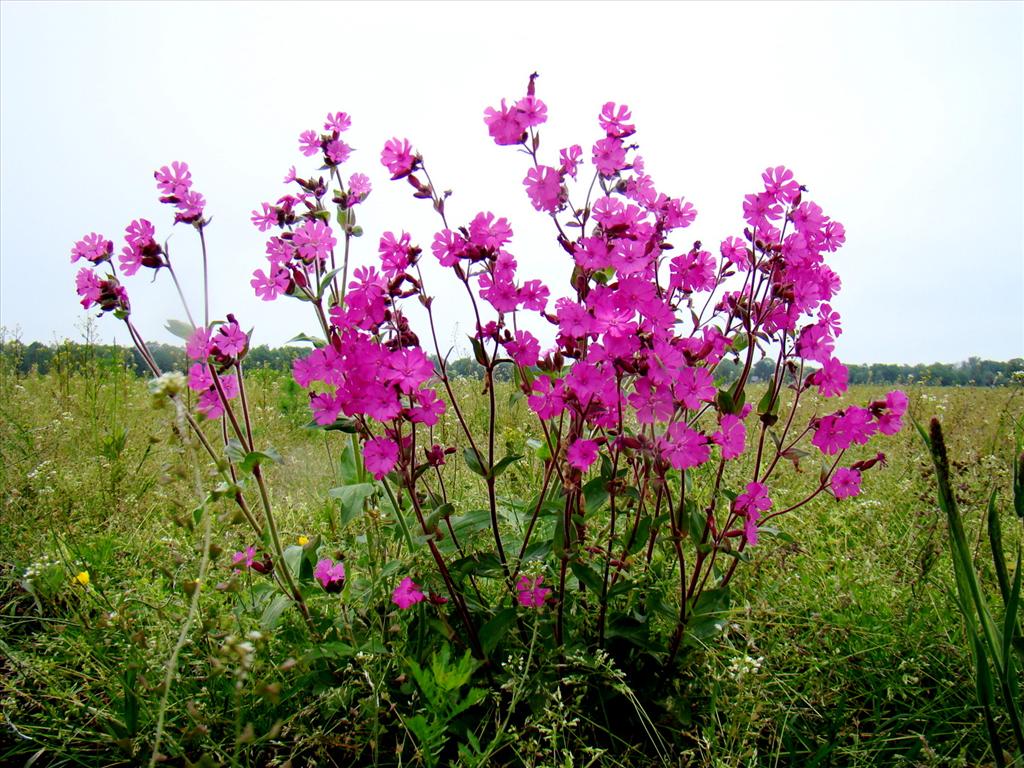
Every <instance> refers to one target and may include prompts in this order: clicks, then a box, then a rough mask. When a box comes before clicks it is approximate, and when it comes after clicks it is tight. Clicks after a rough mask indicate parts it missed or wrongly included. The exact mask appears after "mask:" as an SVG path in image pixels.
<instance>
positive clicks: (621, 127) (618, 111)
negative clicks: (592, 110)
mask: <svg viewBox="0 0 1024 768" xmlns="http://www.w3.org/2000/svg"><path fill="white" fill-rule="evenodd" d="M632 116H633V115H632V113H631V112H630V111H629V107H627V106H626V105H625V104H620V105H619V106H616V105H615V102H614V101H609V102H607V103H606V104H605V105H604V106H603V107H601V114H600V115H598V117H597V122H599V123H600V124H601V127H602V128H603V129H604V132H605V134H606V135H607V136H608V137H609V138H616V139H624V138H626V137H627V136H632V135H633V134H634V133H636V126H635V125H631V124H629V123H627V122H626V121H627V120H629V119H630V118H632Z"/></svg>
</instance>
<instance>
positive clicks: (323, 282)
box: [316, 267, 343, 299]
mask: <svg viewBox="0 0 1024 768" xmlns="http://www.w3.org/2000/svg"><path fill="white" fill-rule="evenodd" d="M342 269H343V268H342V267H338V268H337V269H332V270H331V271H330V272H327V273H326V274H325V275H324V276H323V277H322V278H320V285H319V286H318V287H317V289H316V297H317V298H318V299H322V298H323V297H324V291H326V290H327V286H328V285H330V284H331V280H333V279H334V276H335V275H337V274H338V273H339V272H341V270H342Z"/></svg>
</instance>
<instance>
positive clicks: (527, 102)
mask: <svg viewBox="0 0 1024 768" xmlns="http://www.w3.org/2000/svg"><path fill="white" fill-rule="evenodd" d="M516 112H518V113H519V120H520V122H521V123H522V125H523V128H530V127H532V126H535V125H542V124H544V123H546V122H547V119H548V106H547V104H545V103H544V102H543V101H541V100H540V99H538V98H537V97H536V96H524V97H523V98H521V99H520V100H519V101H517V102H516Z"/></svg>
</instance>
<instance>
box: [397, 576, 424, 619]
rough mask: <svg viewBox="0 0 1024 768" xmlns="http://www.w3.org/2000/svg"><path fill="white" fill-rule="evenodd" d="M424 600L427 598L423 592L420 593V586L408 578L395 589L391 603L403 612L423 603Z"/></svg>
mask: <svg viewBox="0 0 1024 768" xmlns="http://www.w3.org/2000/svg"><path fill="white" fill-rule="evenodd" d="M424 599H425V597H424V595H423V592H421V591H420V588H419V585H417V584H416V582H415V581H413V580H412V579H411V578H410V577H408V576H406V577H405V578H404V579H402V583H401V584H399V585H398V586H397V587H395V591H394V592H392V593H391V602H392V603H394V604H395V605H397V606H398V607H399V608H401V609H402V610H403V611H404V610H406V609H407V608H412V606H414V605H415V604H416V603H421V602H423V600H424Z"/></svg>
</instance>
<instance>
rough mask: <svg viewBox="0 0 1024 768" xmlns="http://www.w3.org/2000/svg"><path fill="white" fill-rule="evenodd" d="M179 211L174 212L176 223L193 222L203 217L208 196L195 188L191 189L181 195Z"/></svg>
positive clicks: (178, 204) (178, 205)
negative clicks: (205, 196)
mask: <svg viewBox="0 0 1024 768" xmlns="http://www.w3.org/2000/svg"><path fill="white" fill-rule="evenodd" d="M177 208H178V212H177V213H176V214H174V221H175V223H183V224H191V223H192V222H194V221H198V220H199V219H201V218H203V210H204V209H205V208H206V198H204V197H203V196H202V195H201V194H199V193H198V192H196V191H195V190H192V189H190V190H189V191H187V192H186V193H185V194H184V195H181V196H180V198H179V200H178V203H177Z"/></svg>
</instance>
